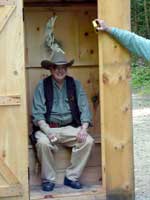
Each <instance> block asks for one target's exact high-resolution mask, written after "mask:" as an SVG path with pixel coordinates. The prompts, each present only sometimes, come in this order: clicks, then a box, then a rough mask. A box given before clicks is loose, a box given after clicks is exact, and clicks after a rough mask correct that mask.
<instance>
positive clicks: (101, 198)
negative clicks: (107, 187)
mask: <svg viewBox="0 0 150 200" xmlns="http://www.w3.org/2000/svg"><path fill="white" fill-rule="evenodd" d="M30 191H31V192H30V200H42V199H43V200H45V199H46V200H48V199H54V200H81V199H82V200H106V195H105V191H104V190H103V189H102V187H101V186H100V185H92V186H91V185H89V186H84V187H83V188H82V189H80V190H76V189H72V188H69V187H67V186H62V185H56V187H55V189H54V190H53V191H52V192H43V191H42V190H41V188H40V186H31V188H30Z"/></svg>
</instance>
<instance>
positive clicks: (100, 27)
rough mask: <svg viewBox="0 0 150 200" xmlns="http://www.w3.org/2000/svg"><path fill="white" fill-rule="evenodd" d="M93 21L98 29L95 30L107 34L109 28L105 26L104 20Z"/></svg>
mask: <svg viewBox="0 0 150 200" xmlns="http://www.w3.org/2000/svg"><path fill="white" fill-rule="evenodd" d="M95 21H96V23H97V24H98V27H97V28H96V30H98V31H106V32H109V30H110V27H109V26H107V25H106V23H105V21H104V20H101V19H96V20H95Z"/></svg>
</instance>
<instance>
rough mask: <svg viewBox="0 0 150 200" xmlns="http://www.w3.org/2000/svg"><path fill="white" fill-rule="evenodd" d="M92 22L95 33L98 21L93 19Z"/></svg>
mask: <svg viewBox="0 0 150 200" xmlns="http://www.w3.org/2000/svg"><path fill="white" fill-rule="evenodd" d="M92 24H93V27H94V29H95V32H96V33H97V32H98V30H97V28H98V27H99V25H98V23H97V22H96V20H93V21H92Z"/></svg>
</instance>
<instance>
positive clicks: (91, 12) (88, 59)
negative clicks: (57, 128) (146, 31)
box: [0, 0, 134, 200]
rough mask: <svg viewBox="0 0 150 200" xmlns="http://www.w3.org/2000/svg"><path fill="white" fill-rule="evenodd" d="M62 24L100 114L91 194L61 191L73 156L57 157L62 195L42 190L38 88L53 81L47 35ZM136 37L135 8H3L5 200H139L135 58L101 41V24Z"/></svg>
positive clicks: (60, 34) (106, 1)
mask: <svg viewBox="0 0 150 200" xmlns="http://www.w3.org/2000/svg"><path fill="white" fill-rule="evenodd" d="M52 16H57V17H58V18H57V21H56V24H55V29H54V30H55V32H54V33H55V37H56V39H57V40H58V41H60V43H61V44H62V46H63V47H64V49H65V52H66V55H67V58H68V59H72V58H74V59H75V63H74V65H73V66H72V68H70V69H69V74H70V75H72V76H74V77H75V78H77V79H79V80H80V81H81V83H82V84H83V86H84V89H85V91H86V93H87V95H88V99H89V102H90V107H91V110H92V113H93V127H92V128H90V130H89V131H90V133H91V135H92V136H93V137H94V139H95V145H94V147H93V150H92V153H91V156H90V159H89V161H88V164H87V166H86V168H85V170H84V173H83V175H82V176H81V181H82V182H83V184H85V185H86V186H85V187H84V188H83V189H82V190H78V191H76V190H73V189H72V190H70V189H68V188H66V187H65V188H64V187H63V185H62V182H63V177H64V169H65V168H66V166H67V165H68V162H69V157H70V151H69V150H68V149H64V148H62V149H60V151H59V152H58V153H56V155H55V156H56V168H57V174H58V177H57V187H56V190H55V191H54V192H51V193H44V192H42V191H41V189H40V176H39V174H38V172H37V171H38V170H36V169H37V167H36V166H37V161H36V158H35V154H34V151H33V147H32V145H31V144H30V141H29V134H30V133H31V128H30V127H31V118H30V116H31V101H32V96H33V91H34V89H35V86H36V84H37V83H38V81H39V80H40V79H42V78H44V77H46V76H47V75H48V72H47V71H45V70H44V69H41V67H40V62H41V60H43V59H44V58H45V55H46V54H45V47H44V30H45V25H46V23H47V21H48V20H49V19H50V18H51V17H52ZM97 17H98V18H101V19H105V20H106V22H107V23H108V24H110V25H112V26H117V27H120V28H124V29H130V0H123V1H121V0H111V1H110V0H97V1H96V0H0V199H1V200H28V199H31V200H33V199H34V200H42V199H55V200H75V199H76V200H79V199H82V200H95V199H97V200H106V199H108V200H133V199H134V178H133V177H134V172H133V143H132V109H131V91H130V80H131V72H130V57H129V55H128V52H127V51H126V50H125V49H124V48H123V47H122V46H121V45H119V43H118V42H117V41H115V40H114V39H113V38H112V37H111V36H109V35H107V34H106V33H96V32H95V31H94V28H93V27H92V20H93V19H95V18H97Z"/></svg>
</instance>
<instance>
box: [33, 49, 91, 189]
mask: <svg viewBox="0 0 150 200" xmlns="http://www.w3.org/2000/svg"><path fill="white" fill-rule="evenodd" d="M73 62H74V61H73V60H72V61H70V62H67V61H66V58H65V57H64V54H63V53H61V52H54V54H53V57H52V59H51V61H47V60H44V61H42V63H41V65H42V67H43V68H45V69H48V70H50V72H51V76H49V77H48V78H46V79H44V80H41V81H40V82H39V84H38V86H37V88H36V89H35V93H34V97H33V106H32V116H33V123H34V125H35V126H36V132H35V138H36V139H37V143H36V149H37V155H38V158H39V161H40V163H41V179H42V189H43V190H44V191H52V190H53V189H54V186H55V181H56V171H55V163H54V158H53V151H55V150H56V149H57V148H58V147H57V144H58V143H59V144H62V145H64V146H67V147H71V148H72V155H71V163H70V166H69V167H68V168H67V169H66V175H65V178H64V185H67V186H69V187H72V188H75V189H80V188H82V185H81V183H80V182H79V177H80V175H81V173H82V171H83V169H84V167H85V165H86V163H87V160H88V157H89V155H90V152H91V149H92V145H93V138H92V137H91V136H90V135H89V134H88V131H87V129H88V127H89V125H90V123H91V113H90V110H89V106H88V101H87V97H86V94H85V92H84V90H83V88H82V86H81V84H80V82H79V81H77V80H74V79H73V78H72V77H70V76H67V70H68V67H70V66H71V65H72V64H73ZM38 129H39V130H38Z"/></svg>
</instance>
